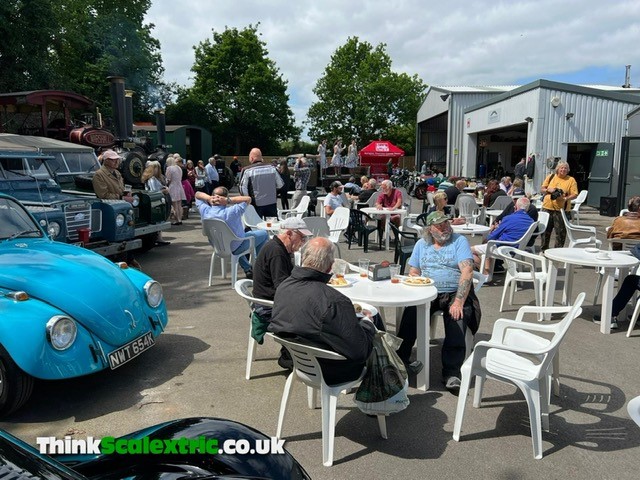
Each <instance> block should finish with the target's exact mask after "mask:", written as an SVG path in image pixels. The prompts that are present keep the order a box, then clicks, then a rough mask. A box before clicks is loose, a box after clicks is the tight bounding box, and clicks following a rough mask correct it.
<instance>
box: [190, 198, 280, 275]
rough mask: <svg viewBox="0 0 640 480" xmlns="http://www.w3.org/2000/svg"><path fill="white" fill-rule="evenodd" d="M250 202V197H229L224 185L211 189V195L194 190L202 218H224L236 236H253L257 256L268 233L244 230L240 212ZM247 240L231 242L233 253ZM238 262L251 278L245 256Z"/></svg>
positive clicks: (245, 246) (244, 247)
mask: <svg viewBox="0 0 640 480" xmlns="http://www.w3.org/2000/svg"><path fill="white" fill-rule="evenodd" d="M250 203H251V197H229V190H227V189H226V188H225V187H218V188H216V189H215V190H214V191H213V195H208V194H206V193H204V192H196V207H198V210H199V211H200V217H201V218H202V219H203V220H204V219H207V218H217V219H219V220H224V222H225V223H226V224H227V225H228V226H229V228H230V229H231V231H232V232H233V233H234V234H235V235H236V236H237V237H241V238H242V237H254V238H255V240H254V241H255V246H256V256H257V255H258V253H260V249H261V248H262V246H263V245H264V243H265V242H266V241H267V240H268V239H269V234H268V233H267V232H266V231H265V230H252V231H248V232H245V231H244V224H243V223H242V214H243V213H244V212H245V210H246V209H247V205H249V204H250ZM248 242H249V240H245V241H243V242H242V241H234V242H232V243H231V248H232V252H233V253H234V254H235V253H236V252H241V251H242V250H244V249H246V248H247V246H248ZM238 263H239V264H240V266H241V267H242V269H243V270H244V273H245V275H246V276H247V278H253V270H252V268H251V264H250V263H249V260H247V258H246V256H244V255H243V256H241V257H240V258H239V259H238Z"/></svg>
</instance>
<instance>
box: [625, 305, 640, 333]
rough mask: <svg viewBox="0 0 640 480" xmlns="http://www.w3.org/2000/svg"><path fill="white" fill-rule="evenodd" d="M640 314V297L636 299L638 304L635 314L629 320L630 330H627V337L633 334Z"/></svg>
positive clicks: (634, 310)
mask: <svg viewBox="0 0 640 480" xmlns="http://www.w3.org/2000/svg"><path fill="white" fill-rule="evenodd" d="M639 315H640V297H638V299H637V300H636V306H635V308H634V309H633V315H631V321H630V322H629V330H627V338H629V337H630V336H631V332H633V329H634V328H635V326H636V322H637V321H638V316H639Z"/></svg>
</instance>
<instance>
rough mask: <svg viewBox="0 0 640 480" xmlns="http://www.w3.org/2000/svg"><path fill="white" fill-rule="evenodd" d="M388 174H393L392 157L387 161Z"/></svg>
mask: <svg viewBox="0 0 640 480" xmlns="http://www.w3.org/2000/svg"><path fill="white" fill-rule="evenodd" d="M387 175H389V177H391V175H393V160H391V159H389V161H388V162H387Z"/></svg>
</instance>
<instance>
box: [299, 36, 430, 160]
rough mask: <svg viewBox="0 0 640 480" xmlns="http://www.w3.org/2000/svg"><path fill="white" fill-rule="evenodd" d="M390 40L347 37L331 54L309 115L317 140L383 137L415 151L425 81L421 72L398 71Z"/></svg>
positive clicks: (315, 90)
mask: <svg viewBox="0 0 640 480" xmlns="http://www.w3.org/2000/svg"><path fill="white" fill-rule="evenodd" d="M385 49H386V45H385V44H379V45H378V46H377V47H375V48H373V46H372V45H371V44H370V43H368V42H361V41H360V40H358V37H353V38H349V39H347V42H346V43H345V44H344V45H343V46H341V47H339V48H338V49H337V50H336V51H335V53H334V54H333V55H332V56H331V61H330V63H329V65H327V67H326V68H325V71H324V74H323V76H322V77H321V78H320V79H319V80H318V82H317V84H316V86H315V88H314V90H313V92H314V93H315V94H316V96H317V97H318V101H317V102H315V103H313V104H312V105H311V107H310V108H309V112H308V114H307V119H308V120H307V124H308V125H309V136H310V137H311V138H313V139H316V140H320V139H321V138H329V139H334V138H338V137H341V138H342V139H343V140H345V142H349V139H351V138H355V139H356V140H358V142H359V143H360V144H362V146H364V145H366V144H367V143H368V142H369V141H372V140H376V139H379V138H382V137H384V138H385V139H388V140H391V141H392V142H394V143H396V144H397V145H398V146H399V147H401V148H403V149H404V150H405V151H406V152H407V153H412V152H413V151H414V150H415V147H414V142H415V140H414V139H415V122H416V115H417V113H418V109H419V108H420V105H421V104H422V102H423V100H424V92H425V85H424V83H423V82H422V80H420V78H418V76H417V75H413V76H409V75H407V74H406V73H395V72H393V71H392V70H391V58H390V57H389V55H388V54H387V53H386V51H385Z"/></svg>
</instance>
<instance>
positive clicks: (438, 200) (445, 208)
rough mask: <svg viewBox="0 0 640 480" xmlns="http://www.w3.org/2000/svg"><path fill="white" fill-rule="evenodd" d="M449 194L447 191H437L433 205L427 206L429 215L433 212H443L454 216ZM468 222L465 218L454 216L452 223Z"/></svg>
mask: <svg viewBox="0 0 640 480" xmlns="http://www.w3.org/2000/svg"><path fill="white" fill-rule="evenodd" d="M447 198H448V197H447V194H446V193H445V192H436V194H435V195H434V196H433V205H432V206H430V207H429V208H427V211H426V213H427V215H428V214H430V213H433V212H442V213H444V214H445V215H448V216H449V217H450V218H453V217H454V208H453V205H447ZM464 223H466V220H465V219H464V218H453V220H451V224H452V225H462V224H464Z"/></svg>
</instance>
